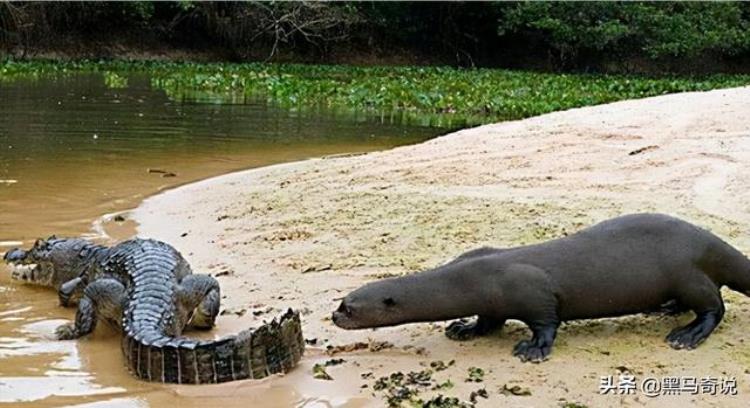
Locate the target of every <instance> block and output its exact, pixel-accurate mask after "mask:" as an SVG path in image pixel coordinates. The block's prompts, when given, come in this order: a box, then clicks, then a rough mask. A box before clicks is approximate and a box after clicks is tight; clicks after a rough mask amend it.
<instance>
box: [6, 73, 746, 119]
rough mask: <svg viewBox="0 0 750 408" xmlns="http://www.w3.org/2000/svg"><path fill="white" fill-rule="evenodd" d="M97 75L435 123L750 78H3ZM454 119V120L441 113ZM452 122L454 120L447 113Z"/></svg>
mask: <svg viewBox="0 0 750 408" xmlns="http://www.w3.org/2000/svg"><path fill="white" fill-rule="evenodd" d="M73 73H101V74H103V78H104V81H105V83H106V84H107V85H108V86H110V87H111V88H115V89H116V88H121V87H125V86H127V84H128V77H129V76H132V75H147V76H148V78H149V79H150V83H151V86H152V87H155V88H158V89H163V90H165V91H166V92H167V93H168V94H170V95H171V96H172V97H174V98H180V96H181V95H185V94H190V93H194V92H202V93H208V94H214V95H219V96H221V95H231V96H237V95H240V96H253V97H257V98H267V99H268V100H269V102H271V103H274V104H278V105H283V106H286V107H291V108H313V107H318V106H324V107H327V108H333V109H343V110H359V111H376V112H384V113H386V112H388V113H390V112H406V113H409V114H414V115H436V116H437V117H439V118H442V119H444V120H437V121H436V122H434V123H433V124H437V125H440V124H441V123H442V124H446V126H455V124H456V123H457V122H458V123H461V122H460V121H458V119H460V120H461V121H463V122H462V123H463V124H479V123H490V122H495V121H500V120H509V119H520V118H525V117H529V116H535V115H539V114H543V113H548V112H553V111H558V110H564V109H570V108H575V107H581V106H588V105H596V104H601V103H607V102H613V101H617V100H623V99H634V98H643V97H648V96H656V95H663V94H667V93H674V92H686V91H706V90H710V89H716V88H726V87H735V86H742V85H748V84H750V75H723V74H717V75H707V76H660V77H648V76H642V75H604V74H567V73H543V72H529V71H516V70H503V69H463V68H449V67H355V66H342V65H303V64H270V63H250V64H196V63H165V62H118V61H100V62H94V61H80V62H55V61H12V60H7V61H5V62H4V63H1V64H0V80H11V79H17V78H38V77H42V76H55V75H69V74H73ZM445 119H449V120H445ZM450 119H452V120H450Z"/></svg>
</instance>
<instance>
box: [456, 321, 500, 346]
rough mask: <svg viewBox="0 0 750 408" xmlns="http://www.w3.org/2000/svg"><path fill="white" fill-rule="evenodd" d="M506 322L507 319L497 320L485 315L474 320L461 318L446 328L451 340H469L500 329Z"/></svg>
mask: <svg viewBox="0 0 750 408" xmlns="http://www.w3.org/2000/svg"><path fill="white" fill-rule="evenodd" d="M504 324H505V321H503V320H495V319H491V318H489V317H484V316H479V317H477V318H476V319H475V320H473V321H469V320H466V319H461V320H456V321H454V322H452V323H451V324H449V325H448V327H446V328H445V335H446V336H447V337H448V338H449V339H451V340H456V341H463V340H469V339H473V338H474V337H477V336H484V335H485V334H488V333H490V332H492V331H495V330H497V329H500V328H501V327H502V326H503V325H504Z"/></svg>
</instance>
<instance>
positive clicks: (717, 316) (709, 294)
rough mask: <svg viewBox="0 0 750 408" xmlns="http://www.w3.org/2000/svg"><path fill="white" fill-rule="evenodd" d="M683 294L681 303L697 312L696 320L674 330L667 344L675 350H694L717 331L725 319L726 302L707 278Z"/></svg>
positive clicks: (668, 337)
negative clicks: (717, 327) (704, 281)
mask: <svg viewBox="0 0 750 408" xmlns="http://www.w3.org/2000/svg"><path fill="white" fill-rule="evenodd" d="M706 281H708V282H706V283H704V284H702V285H695V286H693V287H692V288H691V289H690V290H688V291H686V292H685V293H683V294H682V296H681V298H680V303H681V304H684V305H685V306H686V307H688V308H689V309H691V310H692V311H693V312H695V319H693V321H691V322H690V323H688V324H687V325H686V326H683V327H678V328H676V329H674V330H672V331H671V332H670V333H669V335H668V336H667V342H668V343H669V345H670V346H672V348H675V349H694V348H695V347H697V346H698V345H699V344H700V343H702V342H703V341H704V340H706V339H707V338H708V336H709V335H710V334H711V333H712V332H713V331H714V329H716V326H718V325H719V323H720V322H721V319H722V318H723V317H724V301H723V300H722V299H721V293H720V292H719V288H718V287H717V286H716V285H715V284H714V283H713V282H710V281H709V279H708V278H706Z"/></svg>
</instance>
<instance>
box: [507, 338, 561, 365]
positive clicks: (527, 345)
mask: <svg viewBox="0 0 750 408" xmlns="http://www.w3.org/2000/svg"><path fill="white" fill-rule="evenodd" d="M550 352H552V347H551V346H545V345H540V344H537V342H535V341H534V340H531V341H529V340H522V341H520V342H518V344H516V347H514V348H513V355H514V356H516V357H518V358H519V359H521V361H523V362H527V361H530V362H532V363H541V362H542V361H544V360H546V359H547V356H549V354H550Z"/></svg>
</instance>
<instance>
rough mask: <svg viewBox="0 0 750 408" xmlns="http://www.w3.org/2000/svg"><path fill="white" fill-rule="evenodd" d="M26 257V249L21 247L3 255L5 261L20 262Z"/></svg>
mask: <svg viewBox="0 0 750 408" xmlns="http://www.w3.org/2000/svg"><path fill="white" fill-rule="evenodd" d="M24 258H26V251H24V250H22V249H19V248H13V249H11V250H10V251H8V252H6V253H5V255H3V260H4V261H5V262H19V261H22V260H23V259H24Z"/></svg>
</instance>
